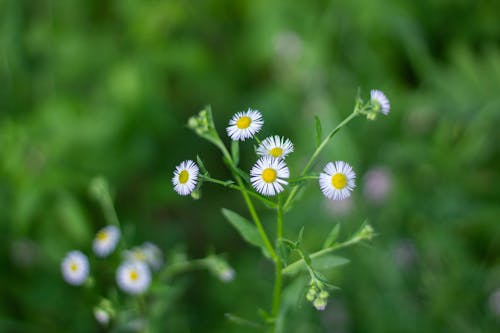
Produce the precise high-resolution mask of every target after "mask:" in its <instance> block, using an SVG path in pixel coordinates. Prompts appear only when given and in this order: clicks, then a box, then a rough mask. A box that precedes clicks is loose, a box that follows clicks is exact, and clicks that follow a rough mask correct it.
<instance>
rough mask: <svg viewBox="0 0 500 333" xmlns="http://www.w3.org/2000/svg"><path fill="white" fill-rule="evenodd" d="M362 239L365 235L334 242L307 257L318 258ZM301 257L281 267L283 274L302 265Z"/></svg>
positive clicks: (303, 262)
mask: <svg viewBox="0 0 500 333" xmlns="http://www.w3.org/2000/svg"><path fill="white" fill-rule="evenodd" d="M364 239H365V237H361V236H357V237H354V238H351V239H349V240H348V241H345V242H343V243H338V244H335V245H333V246H331V247H327V248H326V249H323V250H320V251H317V252H314V253H313V254H311V255H310V256H309V258H311V260H312V259H314V258H318V257H321V256H324V255H325V254H327V253H330V252H333V251H336V250H339V249H342V248H345V247H348V246H351V245H354V244H356V243H359V242H360V241H362V240H364ZM301 257H302V259H299V260H297V261H296V262H294V263H293V264H290V265H288V266H286V267H285V268H284V269H283V274H290V272H293V271H295V270H296V269H297V267H298V266H300V265H304V264H305V260H304V257H303V256H301Z"/></svg>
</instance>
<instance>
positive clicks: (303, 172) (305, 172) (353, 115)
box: [283, 105, 359, 211]
mask: <svg viewBox="0 0 500 333" xmlns="http://www.w3.org/2000/svg"><path fill="white" fill-rule="evenodd" d="M358 114H359V111H358V105H356V107H355V108H354V111H353V112H352V113H351V114H350V115H349V116H347V118H345V119H344V120H343V121H342V122H341V123H340V124H338V125H337V127H335V128H334V129H333V130H332V131H331V132H330V133H328V135H327V136H326V137H325V139H324V140H323V141H322V142H321V144H320V145H319V146H318V147H317V148H316V150H315V151H314V153H313V154H312V156H311V158H310V159H309V161H308V162H307V164H306V166H305V167H304V169H303V170H302V173H301V174H300V177H304V176H305V175H306V174H307V172H308V171H309V169H310V168H311V166H312V164H313V163H314V161H315V160H316V158H317V157H318V155H319V154H320V153H321V151H322V150H323V149H324V148H325V146H326V144H327V143H328V141H330V139H331V138H332V137H333V136H334V135H335V134H336V133H337V132H338V131H339V130H340V129H341V128H342V127H344V126H345V125H346V124H347V123H348V122H350V121H351V120H352V119H354V118H355V117H356V116H357V115H358ZM298 190H299V185H295V186H294V187H293V188H292V190H291V192H290V194H289V195H288V198H287V199H286V201H285V205H284V207H283V209H284V210H285V211H286V210H287V209H288V208H289V206H290V204H291V203H292V200H293V199H294V197H295V195H296V194H297V191H298Z"/></svg>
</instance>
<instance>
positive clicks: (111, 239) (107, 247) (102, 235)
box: [92, 225, 120, 258]
mask: <svg viewBox="0 0 500 333" xmlns="http://www.w3.org/2000/svg"><path fill="white" fill-rule="evenodd" d="M119 240H120V229H118V227H116V226H114V225H108V226H107V227H104V228H102V229H101V230H99V232H98V233H97V234H96V236H95V238H94V243H93V245H92V249H93V250H94V253H95V255H96V256H98V257H101V258H102V257H106V256H108V255H109V254H111V252H113V251H114V250H115V248H116V246H117V245H118V241H119Z"/></svg>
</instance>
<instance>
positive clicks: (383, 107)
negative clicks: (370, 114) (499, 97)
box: [370, 89, 391, 115]
mask: <svg viewBox="0 0 500 333" xmlns="http://www.w3.org/2000/svg"><path fill="white" fill-rule="evenodd" d="M370 99H371V101H372V103H375V104H378V105H379V107H380V112H382V113H383V114H384V115H387V114H388V113H389V110H390V109H391V104H390V103H389V99H388V98H387V97H386V96H385V94H384V93H383V92H381V91H380V90H375V89H374V90H372V91H371V92H370Z"/></svg>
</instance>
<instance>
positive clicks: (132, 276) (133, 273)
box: [130, 270, 139, 281]
mask: <svg viewBox="0 0 500 333" xmlns="http://www.w3.org/2000/svg"><path fill="white" fill-rule="evenodd" d="M138 278H139V274H138V273H137V271H136V270H132V271H130V280H132V281H136V280H137V279H138Z"/></svg>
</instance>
